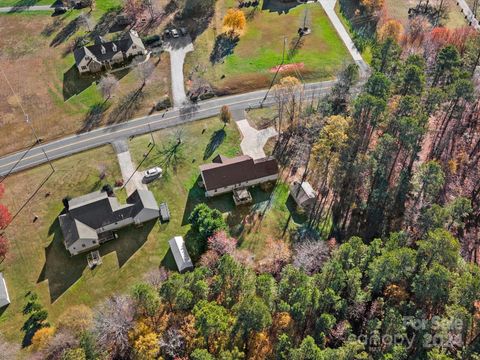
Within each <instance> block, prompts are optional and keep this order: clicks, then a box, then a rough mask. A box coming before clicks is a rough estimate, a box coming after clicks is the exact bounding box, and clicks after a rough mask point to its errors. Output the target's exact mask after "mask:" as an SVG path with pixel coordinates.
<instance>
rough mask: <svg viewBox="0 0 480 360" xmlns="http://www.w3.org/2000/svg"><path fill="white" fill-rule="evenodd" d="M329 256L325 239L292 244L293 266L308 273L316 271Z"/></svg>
mask: <svg viewBox="0 0 480 360" xmlns="http://www.w3.org/2000/svg"><path fill="white" fill-rule="evenodd" d="M328 257H329V247H328V244H327V243H326V242H325V241H322V240H319V241H311V240H308V241H306V242H302V243H298V244H296V245H295V246H294V255H293V266H295V267H297V268H300V269H303V270H304V271H305V272H306V273H308V274H313V273H316V272H317V271H318V270H320V268H321V267H322V265H323V264H324V263H325V261H326V260H327V259H328Z"/></svg>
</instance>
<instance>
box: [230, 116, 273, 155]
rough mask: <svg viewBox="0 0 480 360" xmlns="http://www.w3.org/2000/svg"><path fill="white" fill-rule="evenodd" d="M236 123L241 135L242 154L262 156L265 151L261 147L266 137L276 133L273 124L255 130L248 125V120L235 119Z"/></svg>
mask: <svg viewBox="0 0 480 360" xmlns="http://www.w3.org/2000/svg"><path fill="white" fill-rule="evenodd" d="M236 123H237V126H238V128H239V129H240V132H241V133H242V136H243V139H242V142H241V143H240V147H241V148H242V152H243V154H244V155H249V156H251V157H252V158H253V159H262V158H264V157H265V151H264V150H263V148H264V147H265V144H266V143H267V141H268V139H270V138H271V137H273V136H275V135H277V134H278V133H277V131H276V130H275V129H274V128H273V126H271V127H269V128H267V129H263V130H257V129H255V128H253V127H252V126H250V124H249V122H248V120H245V119H244V120H239V121H236Z"/></svg>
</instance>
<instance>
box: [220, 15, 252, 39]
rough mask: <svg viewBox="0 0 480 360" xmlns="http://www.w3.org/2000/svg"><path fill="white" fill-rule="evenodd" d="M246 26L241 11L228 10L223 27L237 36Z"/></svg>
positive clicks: (245, 20)
mask: <svg viewBox="0 0 480 360" xmlns="http://www.w3.org/2000/svg"><path fill="white" fill-rule="evenodd" d="M246 25H247V19H246V18H245V14H244V13H243V11H242V10H239V9H228V10H227V13H226V14H225V17H224V18H223V26H224V27H225V28H226V29H227V30H228V32H230V33H231V34H232V35H233V34H238V33H241V32H242V31H243V29H245V26H246Z"/></svg>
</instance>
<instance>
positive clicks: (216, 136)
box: [203, 129, 227, 160]
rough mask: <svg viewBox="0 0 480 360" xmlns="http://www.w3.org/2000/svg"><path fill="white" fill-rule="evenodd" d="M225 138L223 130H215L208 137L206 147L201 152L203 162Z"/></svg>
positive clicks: (225, 134)
mask: <svg viewBox="0 0 480 360" xmlns="http://www.w3.org/2000/svg"><path fill="white" fill-rule="evenodd" d="M226 137H227V133H226V132H225V129H219V130H216V131H215V132H214V133H213V134H212V136H211V137H210V142H209V143H208V144H207V147H206V148H205V151H204V152H203V160H207V159H208V158H209V157H210V156H212V155H213V153H214V152H215V150H217V149H218V147H219V146H220V145H222V143H223V142H224V141H225V138H226Z"/></svg>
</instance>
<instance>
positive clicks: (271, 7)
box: [262, 0, 302, 14]
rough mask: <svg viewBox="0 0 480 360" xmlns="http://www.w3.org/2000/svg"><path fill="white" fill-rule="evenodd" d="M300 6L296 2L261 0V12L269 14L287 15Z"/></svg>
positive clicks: (291, 0)
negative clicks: (264, 11) (265, 11)
mask: <svg viewBox="0 0 480 360" xmlns="http://www.w3.org/2000/svg"><path fill="white" fill-rule="evenodd" d="M299 5H302V4H301V3H300V2H298V1H297V0H290V1H282V0H263V5H262V10H267V11H269V12H276V13H279V14H288V12H289V11H290V10H291V9H293V8H295V7H297V6H299Z"/></svg>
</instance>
